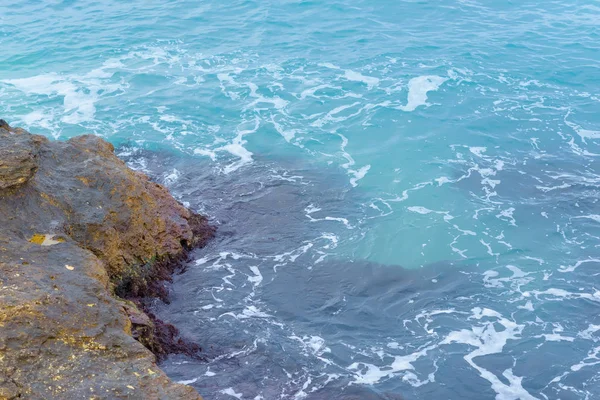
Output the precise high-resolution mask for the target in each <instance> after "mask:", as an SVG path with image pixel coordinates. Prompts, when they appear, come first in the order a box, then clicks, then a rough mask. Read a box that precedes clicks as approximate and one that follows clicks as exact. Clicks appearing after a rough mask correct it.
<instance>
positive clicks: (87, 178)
mask: <svg viewBox="0 0 600 400" xmlns="http://www.w3.org/2000/svg"><path fill="white" fill-rule="evenodd" d="M0 221H1V225H0V399H15V398H27V399H50V398H52V399H200V396H199V395H198V394H197V393H196V392H195V391H194V389H192V388H191V387H189V386H185V385H180V384H176V383H173V382H172V381H170V380H169V379H168V378H167V377H166V375H165V374H164V373H163V372H162V371H161V370H160V369H159V368H158V367H157V365H156V357H155V354H157V355H158V356H159V357H160V356H162V355H165V354H167V353H170V352H185V353H188V354H189V353H193V352H195V351H197V350H198V349H197V347H194V345H193V344H190V343H189V342H186V341H185V340H183V339H182V338H180V337H179V334H178V332H177V330H176V329H175V328H174V327H172V326H171V325H168V324H164V323H162V321H159V320H157V319H156V318H154V316H152V315H151V314H148V313H145V312H144V311H143V310H144V304H145V303H144V298H146V297H147V296H158V297H162V298H166V289H165V287H164V285H163V281H164V280H168V279H169V277H170V275H171V274H172V272H173V270H174V268H176V266H177V263H178V262H180V261H182V260H183V259H185V258H186V256H187V253H188V252H189V251H190V250H191V249H193V248H194V247H200V246H203V245H204V243H205V242H206V241H207V240H208V239H209V238H210V237H212V235H213V229H212V228H211V227H210V226H209V224H208V223H207V221H206V219H205V218H204V217H202V216H199V215H197V214H194V213H192V212H191V211H189V210H188V209H186V208H185V207H183V206H182V205H181V204H179V203H178V202H177V201H176V200H174V199H173V198H172V197H171V195H170V194H169V193H168V191H167V190H166V189H165V188H164V187H162V186H160V185H158V184H156V183H153V182H151V181H150V180H149V179H148V178H147V177H146V176H145V175H144V174H142V173H139V172H135V171H132V170H130V169H129V168H127V166H126V165H125V163H124V162H122V161H121V160H119V159H118V158H117V157H116V156H115V155H114V153H113V147H112V145H111V144H109V143H107V142H105V141H104V140H102V139H100V138H98V137H95V136H91V135H86V136H80V137H76V138H73V139H71V140H69V141H67V142H52V141H49V140H48V139H46V138H45V137H43V136H37V135H31V134H29V133H28V132H26V131H24V130H22V129H18V128H16V129H13V128H11V127H10V126H8V124H6V122H4V121H3V120H0ZM134 336H135V337H136V338H137V339H138V340H136V339H135V338H134ZM142 343H143V344H142ZM144 345H145V346H144ZM148 349H151V350H152V352H151V351H150V350H148ZM153 352H154V353H155V354H153Z"/></svg>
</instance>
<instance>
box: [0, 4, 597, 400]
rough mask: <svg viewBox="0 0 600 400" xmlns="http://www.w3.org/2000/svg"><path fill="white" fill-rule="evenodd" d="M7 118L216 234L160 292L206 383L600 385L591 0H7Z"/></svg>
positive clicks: (228, 386)
mask: <svg viewBox="0 0 600 400" xmlns="http://www.w3.org/2000/svg"><path fill="white" fill-rule="evenodd" d="M0 46H1V48H2V51H1V53H0V116H1V117H4V118H6V119H8V120H9V122H10V123H11V124H12V125H15V126H22V127H25V128H28V129H29V130H31V131H33V132H35V133H42V134H45V135H47V136H50V137H54V138H58V139H66V138H69V137H72V136H74V135H78V134H82V133H95V134H98V135H101V136H103V137H105V138H106V139H107V140H109V141H111V142H112V143H114V144H115V145H116V146H117V147H118V152H119V154H120V155H121V156H122V157H124V158H125V159H126V160H127V161H128V162H129V163H130V165H131V166H132V167H134V168H137V169H141V170H144V171H147V172H148V173H149V174H150V175H151V176H153V177H154V178H155V179H157V180H158V181H160V182H162V183H164V184H165V185H167V186H168V187H169V188H170V189H171V190H172V192H173V193H174V194H175V195H176V196H177V197H178V198H179V199H180V200H181V201H182V202H185V204H187V205H189V206H190V207H192V208H194V209H196V210H198V211H200V212H203V213H206V214H207V215H209V216H210V217H211V218H212V220H213V221H214V223H215V224H217V225H218V226H219V235H218V238H217V239H216V240H215V241H213V242H212V243H211V244H210V245H209V247H208V248H206V249H204V250H202V251H198V252H197V253H196V254H195V258H194V259H193V260H192V261H191V262H190V264H189V265H188V268H187V272H186V273H185V274H182V275H179V276H177V277H176V278H175V281H174V284H173V287H172V289H173V301H172V303H171V304H169V305H165V304H157V310H158V313H159V315H160V316H161V317H162V318H164V319H165V320H168V321H170V322H173V323H175V324H177V325H178V326H179V327H180V328H181V330H182V331H183V332H184V333H185V334H186V335H188V336H190V337H191V338H193V339H195V340H197V341H198V342H199V343H201V344H202V346H203V347H204V349H205V354H206V356H207V358H208V361H207V362H199V361H195V360H190V359H187V358H185V357H177V356H175V357H171V358H170V359H169V360H167V361H166V362H165V363H164V364H163V366H162V367H163V368H164V369H165V371H167V373H168V374H169V375H170V376H171V377H172V378H173V379H175V380H177V381H181V382H185V383H188V384H190V385H193V386H194V387H196V388H197V390H198V391H199V392H200V393H202V394H204V395H205V396H206V398H207V399H217V400H226V399H234V398H237V399H255V400H258V399H266V400H271V399H305V398H306V399H313V400H317V399H399V398H400V396H402V398H404V399H500V400H511V399H523V400H530V399H564V400H570V399H596V398H600V316H599V314H600V278H599V272H598V271H600V270H599V268H600V249H599V248H598V247H599V246H600V204H598V198H599V191H600V175H599V174H598V169H599V168H600V160H599V159H598V157H599V156H600V142H599V141H600V4H599V3H598V2H597V1H592V0H582V1H566V0H559V1H540V0H533V1H523V2H518V1H514V2H507V1H483V0H481V1H479V0H440V1H426V0H423V1H384V0H370V1H366V0H354V1H350V0H338V1H319V0H315V1H292V0H280V1H271V0H265V1H253V0H245V1H242V0H231V1H216V0H207V1H183V0H173V1H164V0H144V1H141V0H133V1H116V0H100V1H90V0H81V1H72V0H48V1H34V0H19V1H15V0H4V1H2V3H1V4H0Z"/></svg>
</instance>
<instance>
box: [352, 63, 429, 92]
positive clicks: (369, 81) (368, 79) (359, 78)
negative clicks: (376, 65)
mask: <svg viewBox="0 0 600 400" xmlns="http://www.w3.org/2000/svg"><path fill="white" fill-rule="evenodd" d="M344 77H345V78H346V79H347V80H349V81H355V82H362V83H365V84H366V85H367V86H368V88H369V89H371V88H372V87H373V86H377V85H378V84H379V79H378V78H375V77H372V76H365V75H363V74H361V73H360V72H355V71H352V70H349V69H348V70H346V71H345V74H344ZM425 99H427V98H425Z"/></svg>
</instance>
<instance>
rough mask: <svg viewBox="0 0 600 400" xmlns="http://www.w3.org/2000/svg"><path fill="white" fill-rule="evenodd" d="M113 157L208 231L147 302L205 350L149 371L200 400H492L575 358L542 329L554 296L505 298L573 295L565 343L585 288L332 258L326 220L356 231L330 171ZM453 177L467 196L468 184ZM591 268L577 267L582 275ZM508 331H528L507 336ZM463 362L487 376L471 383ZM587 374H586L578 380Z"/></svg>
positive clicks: (585, 304) (591, 314) (457, 266)
mask: <svg viewBox="0 0 600 400" xmlns="http://www.w3.org/2000/svg"><path fill="white" fill-rule="evenodd" d="M120 152H121V155H122V156H124V157H125V159H126V160H127V161H128V162H129V163H130V165H132V166H133V167H134V168H140V169H143V170H145V171H147V172H148V173H149V174H150V175H151V176H153V177H155V178H156V179H157V180H158V181H161V182H163V183H165V184H167V185H168V186H169V187H170V188H171V190H172V191H173V193H174V194H175V195H176V197H178V198H179V199H180V200H181V201H183V202H184V203H187V204H189V206H190V207H192V208H193V209H197V210H200V211H202V212H205V213H207V214H208V215H210V216H212V218H213V219H214V223H215V224H217V225H218V227H219V230H218V234H217V238H216V240H214V241H213V242H211V243H210V244H209V246H208V247H207V248H205V249H202V250H199V251H197V252H196V253H195V255H194V259H193V260H192V262H190V263H189V265H188V266H187V269H186V271H185V273H183V274H180V275H177V276H176V277H175V279H174V282H173V285H172V302H171V303H170V304H168V305H167V304H162V303H157V304H156V307H157V311H158V314H159V316H160V317H161V318H164V319H165V320H167V321H169V322H171V323H174V324H175V325H177V326H178V327H179V328H180V329H181V331H182V332H183V333H184V334H185V335H186V336H189V337H190V338H192V339H194V340H196V341H197V342H198V343H200V345H201V346H202V347H203V348H204V354H205V355H206V356H207V357H208V359H209V361H208V362H200V361H195V360H191V359H189V358H186V357H183V356H172V357H171V358H169V359H168V360H167V361H166V362H165V363H164V364H163V365H162V367H163V368H164V370H165V371H166V372H167V373H168V374H169V375H170V376H171V377H173V379H175V380H178V381H182V382H186V383H188V384H191V385H193V386H194V387H196V388H197V389H198V391H199V392H200V393H203V394H205V395H206V397H207V398H211V399H230V398H232V396H233V397H234V398H235V397H238V398H243V399H247V398H249V399H277V398H282V399H300V398H306V399H315V400H317V399H400V398H402V399H422V398H446V397H451V398H465V399H467V398H468V399H476V398H494V397H495V391H496V392H497V391H501V392H502V390H505V391H506V393H508V395H507V396H508V397H501V398H534V397H527V395H526V394H524V392H523V391H522V389H519V387H520V386H521V384H523V385H526V386H527V387H528V388H529V390H531V391H539V392H540V393H543V392H544V391H549V389H548V387H547V382H546V380H547V378H546V377H545V375H543V374H541V375H536V374H531V371H536V370H540V371H541V370H545V371H546V372H547V371H548V370H549V369H550V370H553V371H555V373H556V374H560V373H562V372H561V371H564V368H565V365H570V364H573V365H575V366H576V365H578V361H579V360H580V359H582V358H583V359H584V363H586V361H585V360H586V355H585V354H586V353H587V350H586V348H585V346H581V347H579V346H573V345H572V343H573V342H572V341H570V340H569V337H568V336H566V335H565V336H561V332H562V331H561V330H560V329H556V328H555V329H553V330H551V331H550V333H548V331H547V327H548V323H545V322H543V321H544V320H546V319H549V320H552V318H553V314H554V313H555V312H557V310H559V309H560V312H564V304H561V302H552V301H549V302H545V303H543V304H540V305H539V306H537V305H536V311H537V313H536V317H531V314H532V310H531V309H532V308H533V306H532V305H531V304H530V303H527V302H523V301H520V302H518V304H515V303H516V301H515V294H519V296H518V298H519V299H524V300H528V299H540V298H544V297H550V298H552V297H554V298H559V297H561V296H562V297H563V298H564V297H567V298H576V297H577V296H579V297H580V301H579V302H574V303H573V304H572V305H570V306H569V307H571V310H570V311H569V312H570V313H571V314H570V315H572V319H573V322H577V323H578V324H579V325H580V326H581V328H580V329H579V331H580V332H583V333H580V336H581V335H585V334H586V333H585V332H586V327H587V326H588V325H587V324H586V321H588V320H593V319H594V318H596V311H595V310H596V307H590V305H591V304H594V303H595V302H596V298H595V296H596V295H585V294H583V293H582V294H581V295H577V294H569V293H567V292H564V293H563V292H560V290H561V289H557V288H556V287H550V286H544V285H542V286H539V287H538V288H534V289H533V290H532V289H529V291H525V290H523V289H522V288H521V287H522V286H527V285H529V286H528V287H531V283H532V281H533V279H532V276H535V274H536V273H535V272H526V271H523V270H521V269H520V268H517V267H514V266H508V267H506V268H500V269H496V270H486V269H481V267H480V265H479V261H478V260H477V259H470V260H464V261H462V260H448V261H442V262H436V263H433V264H429V265H426V266H424V267H422V268H416V269H415V268H409V269H406V268H403V267H402V266H400V265H382V264H378V263H374V262H369V261H366V260H363V261H361V260H360V259H351V258H348V257H343V256H339V255H336V254H335V251H336V246H337V237H336V235H335V234H334V233H332V232H337V231H339V227H340V225H341V226H344V225H345V226H346V227H350V228H355V227H357V229H356V230H357V231H359V230H360V220H359V215H358V212H356V210H353V209H352V208H351V207H349V205H353V204H360V203H361V202H362V201H363V199H361V198H360V197H359V196H360V195H359V194H357V192H356V191H348V190H347V185H345V184H344V181H345V177H343V176H336V173H335V171H334V170H327V169H322V168H317V167H315V166H310V165H304V164H302V163H298V164H294V162H293V160H292V161H289V160H285V161H284V160H279V159H276V158H273V157H271V156H269V155H267V156H266V157H265V158H264V159H262V160H260V159H259V160H257V162H256V163H255V164H254V165H255V166H256V167H254V166H250V167H249V168H247V169H246V170H245V171H244V173H243V174H235V173H233V174H228V175H223V174H215V173H213V171H211V168H210V167H209V166H208V165H207V163H205V162H203V161H202V160H199V159H195V158H191V157H185V156H181V155H180V154H176V153H172V154H169V153H164V152H160V153H156V152H147V151H139V150H130V149H128V148H123V149H121V150H120ZM265 171H269V174H265ZM506 179H508V178H506ZM464 185H465V186H464V187H465V191H468V190H470V189H469V187H468V185H469V183H468V180H465V182H464ZM518 194H519V195H521V196H527V193H526V192H523V191H518ZM315 201H318V202H319V210H318V211H316V207H315V206H314V205H313V203H314V202H315ZM361 212H362V211H361ZM357 234H359V232H357ZM513 252H514V253H515V254H521V256H526V254H527V250H526V249H521V248H515V249H513ZM536 263H537V262H536ZM598 263H599V262H598V261H595V260H594V261H590V262H589V263H585V264H583V265H582V266H581V268H578V269H577V273H578V274H582V275H584V276H588V277H589V278H590V279H593V280H596V279H597V278H596V274H595V273H594V268H593V267H594V266H596V265H598ZM544 279H548V278H547V277H544ZM555 284H556V281H555V282H554V285H551V286H555ZM565 293H566V294H565ZM497 310H505V312H506V313H507V314H508V316H505V315H503V314H502V313H501V312H499V311H497ZM528 318H531V322H527V319H528ZM578 321H579V322H578ZM552 326H555V325H550V327H552ZM594 329H595V327H594V326H593V325H590V327H589V328H588V331H587V332H588V335H593V333H594ZM535 330H539V334H534V332H535ZM524 332H527V333H528V335H527V336H528V338H527V339H520V338H522V337H523V334H524ZM590 337H592V336H590ZM531 348H533V349H537V351H535V354H533V353H532V352H531V350H530V349H531ZM517 359H518V360H519V363H518V364H516V363H515V360H517ZM587 360H588V361H589V360H591V361H592V362H595V361H594V360H595V359H594V358H591V359H590V358H588V359H587ZM465 361H466V362H465ZM557 361H560V363H557ZM469 363H472V365H471V366H470V365H469ZM582 366H583V365H582ZM472 368H475V369H476V370H478V371H480V373H481V375H482V376H486V377H487V379H484V378H480V377H475V378H474V377H473V375H472V373H471V372H469V371H472ZM580 368H581V367H580ZM439 371H444V373H440V372H439ZM449 371H454V372H455V373H452V374H451V373H449ZM488 371H496V372H497V371H500V373H499V375H500V377H501V378H496V379H494V378H493V377H491V376H490V375H489V372H488ZM497 373H498V372H497ZM517 376H527V379H524V380H523V381H521V380H520V378H516V377H517ZM568 378H569V377H566V378H565V382H568ZM587 379H589V380H590V382H594V378H593V374H592V375H589V374H588V375H587ZM490 381H491V382H493V384H494V385H495V386H493V387H492V388H490ZM521 382H522V383H521ZM565 384H566V383H565ZM503 388H504V389H503ZM587 390H597V388H596V389H594V387H593V386H588V389H587ZM511 393H512V394H511ZM510 396H513V397H510ZM561 398H578V397H576V396H575V397H568V396H566V397H564V396H563V397H561Z"/></svg>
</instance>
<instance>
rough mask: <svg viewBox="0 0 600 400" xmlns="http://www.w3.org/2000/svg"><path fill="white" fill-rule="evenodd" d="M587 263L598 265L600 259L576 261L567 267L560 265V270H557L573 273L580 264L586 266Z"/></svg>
mask: <svg viewBox="0 0 600 400" xmlns="http://www.w3.org/2000/svg"><path fill="white" fill-rule="evenodd" d="M589 262H593V263H600V259H598V258H589V259H587V260H579V261H577V262H576V263H575V264H573V265H569V266H564V265H561V266H560V268H559V269H558V271H559V272H573V271H575V270H576V269H577V268H578V267H579V266H581V265H582V264H586V263H589Z"/></svg>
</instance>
